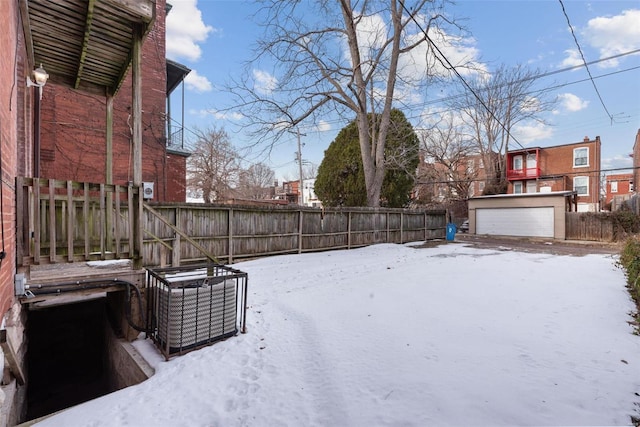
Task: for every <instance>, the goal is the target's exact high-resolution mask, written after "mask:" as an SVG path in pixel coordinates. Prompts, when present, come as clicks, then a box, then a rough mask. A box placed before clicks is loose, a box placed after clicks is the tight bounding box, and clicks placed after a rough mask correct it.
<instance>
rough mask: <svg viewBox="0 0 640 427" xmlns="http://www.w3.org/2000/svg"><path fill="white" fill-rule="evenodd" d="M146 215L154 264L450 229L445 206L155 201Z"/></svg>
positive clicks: (434, 234) (439, 235)
mask: <svg viewBox="0 0 640 427" xmlns="http://www.w3.org/2000/svg"><path fill="white" fill-rule="evenodd" d="M160 216H161V217H162V218H159V217H160ZM143 220H144V230H145V233H146V237H145V240H144V245H143V255H144V262H145V265H155V266H158V265H160V266H164V265H169V264H171V265H175V266H177V265H180V264H184V263H191V262H199V261H202V260H204V259H206V258H205V257H206V256H207V255H203V253H208V254H212V255H214V256H215V257H216V258H217V260H219V261H224V262H227V263H232V262H234V260H236V259H239V258H249V257H258V256H265V255H276V254H284V253H303V252H312V251H322V250H329V249H350V248H356V247H360V246H367V245H371V244H375V243H406V242H411V241H422V240H432V239H443V238H445V235H446V211H444V210H438V211H424V210H421V211H418V210H408V209H372V208H371V209H369V208H345V209H325V210H321V209H317V208H300V207H299V206H295V207H289V206H284V207H280V206H278V207H250V206H235V205H233V206H231V205H215V206H212V205H194V204H171V205H166V204H164V205H155V204H154V205H153V207H151V209H145V211H144V219H143ZM176 229H178V230H182V231H183V232H184V233H183V234H180V233H177V232H176ZM185 235H187V236H188V237H189V239H188V241H186V240H185ZM203 250H204V252H203Z"/></svg>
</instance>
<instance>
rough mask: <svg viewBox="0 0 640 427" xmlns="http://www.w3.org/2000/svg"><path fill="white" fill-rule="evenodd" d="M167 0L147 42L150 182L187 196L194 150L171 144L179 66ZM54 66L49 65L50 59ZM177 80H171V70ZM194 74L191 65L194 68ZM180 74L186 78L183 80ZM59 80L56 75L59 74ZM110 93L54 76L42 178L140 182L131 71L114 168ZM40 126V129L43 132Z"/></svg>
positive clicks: (116, 109)
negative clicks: (108, 146) (108, 145)
mask: <svg viewBox="0 0 640 427" xmlns="http://www.w3.org/2000/svg"><path fill="white" fill-rule="evenodd" d="M164 3H165V0H157V1H156V20H155V25H154V26H153V27H152V28H151V29H150V31H149V33H148V35H147V37H146V39H145V41H144V43H143V45H142V76H141V77H142V86H143V89H142V90H143V93H144V97H143V99H142V122H143V129H142V180H143V181H144V182H152V183H153V184H154V198H153V200H154V201H169V202H184V201H185V197H186V156H187V155H188V154H187V153H186V152H185V151H184V150H182V149H181V148H182V147H180V146H175V145H169V144H167V131H166V126H167V124H166V103H167V97H168V95H169V94H170V92H169V89H172V88H171V86H172V85H173V87H175V80H176V79H179V78H180V77H181V78H184V76H185V75H186V74H182V75H180V74H179V71H178V70H179V68H178V67H179V64H175V63H173V62H168V61H166V59H165V13H166V9H165V5H164ZM45 66H46V64H45ZM168 71H169V75H170V76H172V77H173V79H174V81H173V82H172V81H168V79H167V75H168ZM187 72H188V71H187ZM181 78H180V80H181ZM52 80H53V79H52ZM107 102H109V101H108V98H107V99H106V98H105V96H104V94H96V93H93V91H91V92H88V91H79V90H76V89H74V88H71V87H68V86H66V85H61V84H56V83H55V81H51V82H49V83H48V84H47V85H46V87H45V88H43V91H42V100H41V101H40V120H41V124H40V130H39V134H40V144H39V147H36V148H35V150H34V169H35V172H36V173H34V176H42V177H46V178H54V179H61V180H71V181H80V182H105V183H110V184H123V185H126V184H127V183H128V182H131V181H133V176H132V171H133V170H132V166H131V165H132V159H131V157H132V149H131V73H128V75H127V77H126V79H125V80H124V81H123V82H122V84H121V86H120V88H119V90H118V92H117V93H116V94H115V96H113V100H112V102H113V119H112V120H113V142H112V144H113V150H112V152H113V159H112V162H111V163H112V170H111V171H110V176H108V174H107V171H106V169H107V166H106V153H105V145H104V143H103V141H104V140H105V137H106V135H105V134H106V131H105V129H106V108H105V104H106V103H107ZM37 126H38V124H36V125H35V127H36V129H34V132H36V133H37V132H38V129H37Z"/></svg>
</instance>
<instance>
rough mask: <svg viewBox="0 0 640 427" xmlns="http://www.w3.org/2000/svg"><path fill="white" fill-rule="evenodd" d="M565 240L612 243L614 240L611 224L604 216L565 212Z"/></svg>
mask: <svg viewBox="0 0 640 427" xmlns="http://www.w3.org/2000/svg"><path fill="white" fill-rule="evenodd" d="M565 239H567V240H591V241H600V242H612V241H614V239H615V234H614V227H613V222H612V221H611V219H610V217H609V216H608V215H606V214H596V213H593V212H566V213H565Z"/></svg>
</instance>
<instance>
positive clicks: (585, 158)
mask: <svg viewBox="0 0 640 427" xmlns="http://www.w3.org/2000/svg"><path fill="white" fill-rule="evenodd" d="M582 151H586V155H585V156H580V157H578V156H577V154H578V153H579V152H582ZM583 158H584V164H578V163H577V162H576V160H578V159H583ZM573 167H574V168H586V167H589V147H578V148H574V149H573Z"/></svg>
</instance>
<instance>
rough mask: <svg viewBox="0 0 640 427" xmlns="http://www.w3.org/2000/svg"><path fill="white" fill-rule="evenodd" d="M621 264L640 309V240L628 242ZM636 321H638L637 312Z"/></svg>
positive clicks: (635, 239) (632, 295)
mask: <svg viewBox="0 0 640 427" xmlns="http://www.w3.org/2000/svg"><path fill="white" fill-rule="evenodd" d="M619 263H620V266H621V267H622V268H624V270H625V274H626V276H627V287H628V288H629V293H630V294H631V297H632V298H633V300H634V301H635V303H636V307H640V240H639V239H638V238H630V239H628V240H627V241H626V243H625V245H624V248H623V249H622V253H621V254H620V261H619ZM636 320H638V313H637V312H636Z"/></svg>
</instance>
